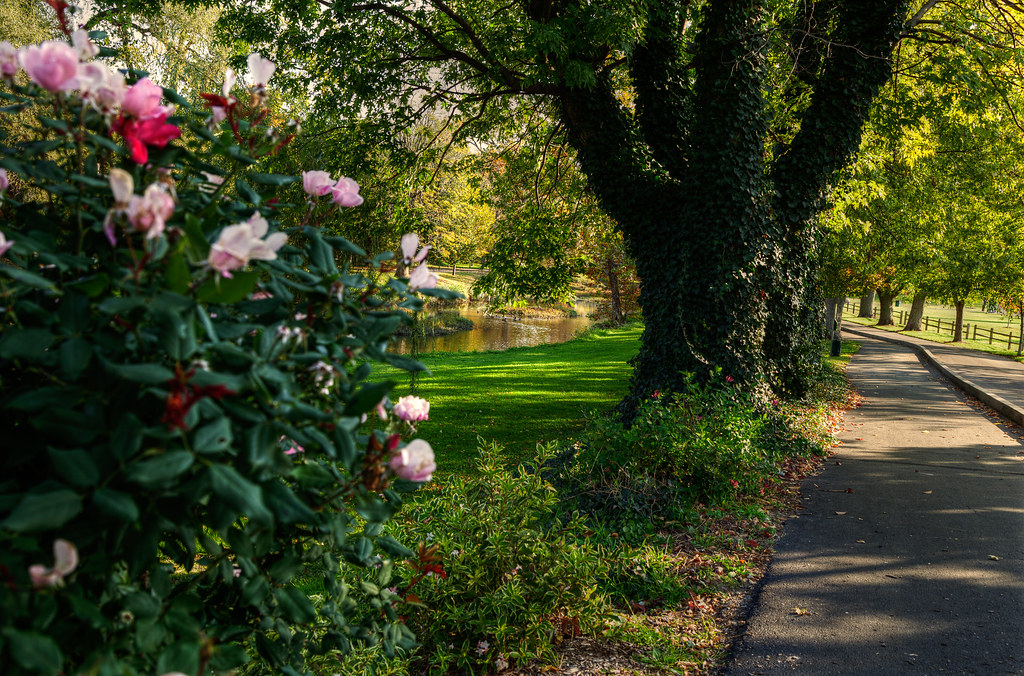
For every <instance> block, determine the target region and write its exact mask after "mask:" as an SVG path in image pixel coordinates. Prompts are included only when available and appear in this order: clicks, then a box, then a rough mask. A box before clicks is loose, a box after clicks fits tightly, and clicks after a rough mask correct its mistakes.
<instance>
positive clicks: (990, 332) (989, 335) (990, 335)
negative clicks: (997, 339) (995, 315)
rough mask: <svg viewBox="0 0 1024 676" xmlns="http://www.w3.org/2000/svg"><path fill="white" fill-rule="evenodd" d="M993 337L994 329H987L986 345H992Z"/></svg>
mask: <svg viewBox="0 0 1024 676" xmlns="http://www.w3.org/2000/svg"><path fill="white" fill-rule="evenodd" d="M993 335H995V327H993V326H990V327H988V344H989V345H991V344H992V336H993Z"/></svg>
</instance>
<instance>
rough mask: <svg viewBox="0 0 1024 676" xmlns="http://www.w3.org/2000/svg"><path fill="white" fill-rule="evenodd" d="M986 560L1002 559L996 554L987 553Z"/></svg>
mask: <svg viewBox="0 0 1024 676" xmlns="http://www.w3.org/2000/svg"><path fill="white" fill-rule="evenodd" d="M988 560H989V561H1001V560H1002V559H1000V558H999V557H998V556H996V555H995V554H989V555H988Z"/></svg>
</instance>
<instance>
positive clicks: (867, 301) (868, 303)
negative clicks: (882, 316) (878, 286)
mask: <svg viewBox="0 0 1024 676" xmlns="http://www.w3.org/2000/svg"><path fill="white" fill-rule="evenodd" d="M874 307H875V290H874V289H870V290H869V291H868V292H867V293H865V294H864V295H863V296H861V297H860V312H858V313H857V316H858V317H865V318H867V319H871V314H872V312H871V311H872V310H873V309H874Z"/></svg>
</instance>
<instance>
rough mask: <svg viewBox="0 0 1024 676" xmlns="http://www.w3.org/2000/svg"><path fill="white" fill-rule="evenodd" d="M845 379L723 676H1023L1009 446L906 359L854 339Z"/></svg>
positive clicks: (1020, 455) (1020, 449)
mask: <svg viewBox="0 0 1024 676" xmlns="http://www.w3.org/2000/svg"><path fill="white" fill-rule="evenodd" d="M848 374H849V377H850V380H851V381H852V383H853V385H854V387H855V388H856V389H857V391H858V392H859V393H860V394H861V395H863V397H864V400H863V403H862V405H861V406H860V407H859V408H855V409H853V410H852V411H850V412H848V413H847V415H846V430H845V431H844V432H843V433H842V434H841V436H840V438H841V440H842V445H841V446H839V448H838V449H837V453H836V454H835V455H834V456H833V457H831V458H830V459H829V461H828V463H827V465H826V467H825V469H824V471H823V472H822V473H821V474H820V475H818V476H815V477H811V478H810V479H808V480H807V481H806V482H805V483H804V485H803V487H802V492H803V502H802V506H803V509H802V510H801V511H800V512H799V516H796V517H793V518H791V519H790V520H789V521H787V523H786V526H785V529H784V534H783V536H782V538H781V539H780V540H779V542H778V544H777V549H776V555H775V557H774V558H773V561H772V565H771V567H770V569H769V572H768V574H767V575H766V576H765V579H764V580H763V582H762V585H761V587H760V593H759V596H758V598H757V600H756V601H755V606H754V610H753V611H752V614H751V617H750V619H749V621H748V624H747V631H746V633H745V635H744V637H743V638H742V639H740V641H739V642H738V643H737V647H736V649H735V651H734V653H733V655H732V658H731V659H730V662H729V664H728V665H727V667H726V669H725V671H724V673H726V674H730V675H739V674H778V673H793V672H797V673H805V674H871V675H876V674H877V675H883V674H1024V446H1022V444H1021V443H1020V442H1019V441H1017V440H1016V439H1014V438H1012V437H1011V436H1009V435H1007V434H1006V433H1005V432H1004V431H1003V430H1004V424H1005V423H1003V422H1001V421H1000V419H998V418H993V417H992V416H989V415H986V414H985V412H984V411H979V410H977V409H975V408H974V407H972V406H970V405H968V404H967V403H966V399H965V398H964V397H963V395H961V394H960V393H959V392H957V391H955V390H953V389H952V388H951V387H949V386H948V385H947V384H946V383H945V381H943V380H942V379H941V378H939V376H938V375H937V373H936V372H934V371H933V370H931V369H930V368H928V367H926V366H925V365H924V364H923V363H922V362H921V361H919V359H918V357H917V355H916V354H915V353H914V352H913V351H912V350H911V349H908V348H906V347H902V346H899V345H894V344H891V343H885V342H881V341H877V340H872V339H864V340H863V347H862V348H861V350H860V351H859V352H858V353H857V354H856V355H855V356H854V358H853V360H852V362H851V363H850V366H849V369H848ZM997 423H998V424H997Z"/></svg>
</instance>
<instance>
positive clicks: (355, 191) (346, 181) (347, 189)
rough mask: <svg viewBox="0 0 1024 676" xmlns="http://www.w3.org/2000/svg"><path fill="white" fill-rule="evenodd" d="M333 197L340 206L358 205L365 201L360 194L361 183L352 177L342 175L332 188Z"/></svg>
mask: <svg viewBox="0 0 1024 676" xmlns="http://www.w3.org/2000/svg"><path fill="white" fill-rule="evenodd" d="M331 199H333V200H334V203H335V204H337V205H338V206H339V207H357V206H359V205H360V204H362V203H363V198H362V196H361V195H360V194H359V184H358V183H356V182H355V181H353V180H352V179H351V178H346V177H345V176H342V177H341V178H339V179H338V182H337V183H335V184H334V187H332V188H331Z"/></svg>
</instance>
